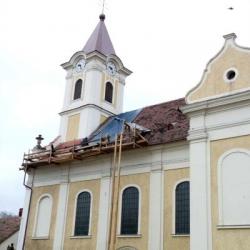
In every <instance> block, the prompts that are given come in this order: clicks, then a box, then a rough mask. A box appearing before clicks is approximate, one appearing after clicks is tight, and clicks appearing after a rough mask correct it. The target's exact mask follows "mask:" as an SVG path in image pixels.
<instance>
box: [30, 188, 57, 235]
mask: <svg viewBox="0 0 250 250" xmlns="http://www.w3.org/2000/svg"><path fill="white" fill-rule="evenodd" d="M45 197H48V198H49V199H50V201H51V211H50V222H49V230H48V235H46V236H37V234H36V232H37V222H38V211H39V205H40V202H41V200H42V199H43V198H45ZM52 212H53V197H52V195H51V194H49V193H45V194H42V195H41V196H40V197H39V198H38V199H37V202H36V213H35V223H34V225H33V231H32V239H49V236H50V229H51V217H52Z"/></svg>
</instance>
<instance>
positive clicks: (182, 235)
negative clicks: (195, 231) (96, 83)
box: [171, 234, 190, 237]
mask: <svg viewBox="0 0 250 250" xmlns="http://www.w3.org/2000/svg"><path fill="white" fill-rule="evenodd" d="M171 236H172V237H190V234H171Z"/></svg>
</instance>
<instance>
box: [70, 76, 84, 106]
mask: <svg viewBox="0 0 250 250" xmlns="http://www.w3.org/2000/svg"><path fill="white" fill-rule="evenodd" d="M84 79H85V78H83V77H77V78H76V79H74V80H73V81H72V86H71V98H70V103H74V102H79V101H82V100H83V93H84V88H85V81H84ZM78 80H82V89H81V97H80V98H77V99H75V100H74V94H75V86H76V83H77V81H78Z"/></svg>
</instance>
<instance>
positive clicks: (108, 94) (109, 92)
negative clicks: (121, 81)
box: [105, 82, 113, 103]
mask: <svg viewBox="0 0 250 250" xmlns="http://www.w3.org/2000/svg"><path fill="white" fill-rule="evenodd" d="M105 101H107V102H110V103H112V102H113V85H112V83H111V82H106V87H105Z"/></svg>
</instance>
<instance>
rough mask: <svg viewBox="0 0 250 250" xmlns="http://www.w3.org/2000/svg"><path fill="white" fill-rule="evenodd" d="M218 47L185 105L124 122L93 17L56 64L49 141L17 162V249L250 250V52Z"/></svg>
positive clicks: (122, 74)
mask: <svg viewBox="0 0 250 250" xmlns="http://www.w3.org/2000/svg"><path fill="white" fill-rule="evenodd" d="M224 40H225V41H224V45H223V47H222V48H221V50H220V51H219V52H218V53H217V54H216V56H215V57H214V58H212V59H211V60H210V61H209V62H208V64H207V66H206V68H205V70H204V72H203V76H202V79H201V81H200V83H199V84H198V85H197V86H194V88H193V89H191V90H190V91H189V92H188V93H187V95H186V97H185V98H180V99H177V100H172V101H168V102H165V103H160V104H156V105H152V106H148V107H144V108H141V109H137V110H132V111H129V112H125V113H124V112H123V96H124V88H125V86H126V78H127V77H128V76H129V75H130V74H131V73H132V71H130V70H129V69H127V68H126V67H125V65H123V62H122V60H121V59H120V58H119V57H118V54H117V53H116V51H115V49H114V47H113V44H112V42H111V39H110V36H109V34H108V31H107V29H106V26H105V15H104V14H101V15H100V20H99V22H98V24H97V26H96V28H95V29H94V31H93V33H92V34H91V36H90V37H89V39H88V40H87V42H86V44H85V46H84V48H83V49H82V50H80V51H78V52H76V53H75V54H73V55H72V57H71V58H70V59H69V61H68V62H66V63H63V64H62V65H61V66H62V67H63V69H64V70H65V72H66V87H65V96H64V102H63V107H62V110H61V112H60V117H61V120H60V130H59V134H58V136H57V135H55V139H54V140H53V141H52V142H51V143H50V144H49V145H46V146H43V145H42V140H43V138H42V136H41V135H39V136H38V137H37V138H36V139H37V145H36V146H35V147H34V148H33V150H32V151H30V152H28V153H27V154H25V155H24V159H23V164H22V168H21V169H22V170H23V172H24V175H25V176H24V177H25V182H24V185H25V188H26V196H25V201H24V209H23V216H22V219H21V226H20V232H19V237H18V245H17V249H18V250H22V249H25V250H34V249H36V250H45V249H47V250H50V249H51V250H62V249H65V250H78V249H84V250H189V249H190V250H249V249H250V241H249V235H250V49H249V48H245V47H241V46H239V45H237V44H236V42H235V40H236V35H235V34H234V33H232V34H228V35H225V36H224ZM43 119H46V117H44V118H43ZM56 136H57V137H56Z"/></svg>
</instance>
